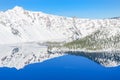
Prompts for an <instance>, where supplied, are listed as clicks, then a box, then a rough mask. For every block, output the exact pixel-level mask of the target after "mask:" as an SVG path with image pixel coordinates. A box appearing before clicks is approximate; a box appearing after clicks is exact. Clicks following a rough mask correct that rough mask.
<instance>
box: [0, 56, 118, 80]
mask: <svg viewBox="0 0 120 80" xmlns="http://www.w3.org/2000/svg"><path fill="white" fill-rule="evenodd" d="M0 80H120V67H113V68H105V67H103V66H101V65H99V64H97V63H95V62H93V61H91V60H89V59H87V58H84V57H81V56H73V55H65V56H62V57H58V58H54V59H51V60H47V61H44V62H42V63H36V64H31V65H28V66H26V67H25V68H23V69H21V70H16V69H14V68H12V69H10V68H0Z"/></svg>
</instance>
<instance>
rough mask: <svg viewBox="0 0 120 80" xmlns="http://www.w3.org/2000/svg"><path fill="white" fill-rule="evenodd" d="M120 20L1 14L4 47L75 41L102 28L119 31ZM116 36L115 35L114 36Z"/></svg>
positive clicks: (0, 39)
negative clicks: (32, 43) (113, 28)
mask: <svg viewBox="0 0 120 80" xmlns="http://www.w3.org/2000/svg"><path fill="white" fill-rule="evenodd" d="M119 26H120V19H119V18H117V19H94V20H91V19H79V18H75V17H74V18H69V17H62V16H56V15H50V14H45V13H42V12H33V11H28V10H24V9H23V8H21V7H18V6H16V7H15V8H13V9H10V10H7V11H5V12H2V11H1V12H0V44H12V43H21V42H33V41H36V42H48V41H50V42H63V41H72V40H76V39H79V38H82V37H85V36H87V35H89V34H92V33H93V32H95V31H96V30H98V29H101V27H107V28H108V29H109V27H119ZM113 33H114V32H113Z"/></svg>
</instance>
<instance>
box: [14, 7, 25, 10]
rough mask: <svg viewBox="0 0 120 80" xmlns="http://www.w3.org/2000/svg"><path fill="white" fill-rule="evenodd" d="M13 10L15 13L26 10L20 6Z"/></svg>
mask: <svg viewBox="0 0 120 80" xmlns="http://www.w3.org/2000/svg"><path fill="white" fill-rule="evenodd" d="M13 10H15V11H22V10H24V9H23V8H22V7H20V6H15V7H14V8H13Z"/></svg>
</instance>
